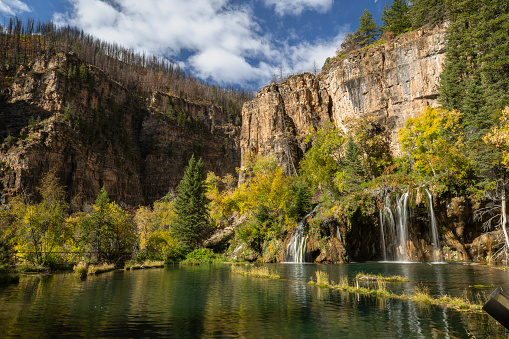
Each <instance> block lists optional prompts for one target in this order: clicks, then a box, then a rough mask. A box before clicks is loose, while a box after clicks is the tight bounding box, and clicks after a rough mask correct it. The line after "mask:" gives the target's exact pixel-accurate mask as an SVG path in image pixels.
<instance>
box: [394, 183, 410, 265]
mask: <svg viewBox="0 0 509 339" xmlns="http://www.w3.org/2000/svg"><path fill="white" fill-rule="evenodd" d="M407 201H408V191H407V192H405V193H404V194H403V195H402V196H401V197H400V198H399V199H397V202H398V203H397V205H396V212H397V214H396V215H397V216H398V231H399V232H398V239H399V251H398V254H399V256H398V260H401V261H407V260H408V253H407V241H408V208H407Z"/></svg>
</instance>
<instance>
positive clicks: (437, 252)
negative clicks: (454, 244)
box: [426, 188, 442, 261]
mask: <svg viewBox="0 0 509 339" xmlns="http://www.w3.org/2000/svg"><path fill="white" fill-rule="evenodd" d="M426 193H427V194H428V206H429V219H430V222H429V224H430V229H431V245H432V246H433V253H432V259H433V261H442V247H441V246H440V239H439V237H438V229H437V220H436V218H435V211H433V197H432V196H431V193H430V191H429V190H428V189H427V188H426Z"/></svg>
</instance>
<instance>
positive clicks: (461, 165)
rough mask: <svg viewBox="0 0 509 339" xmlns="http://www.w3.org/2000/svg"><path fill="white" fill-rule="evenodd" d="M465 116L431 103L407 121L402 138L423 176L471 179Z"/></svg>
mask: <svg viewBox="0 0 509 339" xmlns="http://www.w3.org/2000/svg"><path fill="white" fill-rule="evenodd" d="M461 119H462V114H461V112H459V111H456V110H446V109H443V108H430V107H428V108H426V109H425V110H424V111H423V112H422V113H420V114H418V115H417V116H415V117H413V118H409V119H407V120H406V121H405V125H404V127H403V128H401V129H400V131H399V142H400V143H401V146H402V151H403V152H404V153H406V154H407V155H408V156H409V157H410V158H411V160H412V162H413V168H414V169H415V170H416V171H417V172H418V173H419V174H420V175H421V177H422V178H423V179H425V178H429V177H433V178H434V179H436V180H439V181H442V182H443V183H445V184H446V185H448V184H452V183H455V184H458V183H465V182H466V181H468V180H470V178H471V172H472V166H471V163H470V160H469V158H468V156H467V152H466V147H465V143H464V136H463V128H462V124H461Z"/></svg>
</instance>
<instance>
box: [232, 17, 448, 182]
mask: <svg viewBox="0 0 509 339" xmlns="http://www.w3.org/2000/svg"><path fill="white" fill-rule="evenodd" d="M444 59H445V27H443V26H437V27H435V28H433V29H431V28H429V27H423V28H420V29H418V30H416V31H413V32H410V33H407V34H404V35H402V36H400V37H398V38H397V39H394V40H391V41H389V42H387V43H385V44H382V45H378V46H374V47H371V48H365V49H362V50H359V51H356V52H352V53H350V54H348V55H347V56H346V57H344V58H343V59H341V60H338V61H336V62H334V63H333V64H332V65H331V67H330V68H328V69H327V70H326V71H324V72H323V73H321V74H319V75H318V76H316V77H315V76H313V75H312V74H310V73H305V74H301V75H297V76H292V77H291V78H289V79H288V80H286V81H284V82H282V83H279V84H271V85H268V86H266V87H264V88H263V89H262V90H261V91H260V92H259V93H258V95H257V96H256V98H255V99H254V100H252V101H250V102H248V103H246V104H245V105H244V107H243V110H242V133H241V150H242V156H243V157H244V156H245V155H246V154H249V153H254V154H260V155H267V154H273V155H275V156H276V159H277V160H278V162H279V164H280V165H281V166H282V167H283V168H284V169H285V170H287V172H289V173H291V171H293V168H294V167H296V166H297V164H298V161H299V160H300V158H301V157H302V154H303V152H305V150H306V147H308V145H306V144H304V143H303V142H302V140H303V137H304V136H305V135H306V134H307V132H308V130H309V128H310V127H318V126H320V124H322V123H323V122H327V121H332V122H333V123H334V124H335V125H336V126H337V127H340V128H342V129H343V130H345V131H346V130H347V128H348V123H349V122H351V121H352V119H353V118H356V117H360V116H363V115H368V116H374V117H375V119H377V120H378V121H380V122H381V123H382V124H383V125H384V126H386V127H388V130H389V131H390V133H391V142H392V150H393V151H394V152H397V151H398V144H397V138H396V137H397V130H398V129H399V128H400V127H401V126H402V125H403V122H404V121H405V119H406V118H407V117H409V116H412V115H413V114H416V113H418V112H420V111H422V110H423V109H424V108H426V106H431V107H436V106H437V105H438V102H437V98H438V89H437V85H438V82H439V77H440V74H441V72H442V65H443V62H444Z"/></svg>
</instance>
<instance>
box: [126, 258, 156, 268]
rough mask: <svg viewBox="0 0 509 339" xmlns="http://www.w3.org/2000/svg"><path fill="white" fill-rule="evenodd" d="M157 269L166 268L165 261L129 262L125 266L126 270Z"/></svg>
mask: <svg viewBox="0 0 509 339" xmlns="http://www.w3.org/2000/svg"><path fill="white" fill-rule="evenodd" d="M157 267H164V261H152V260H145V261H144V262H133V261H131V262H128V263H126V264H125V267H124V268H125V269H126V270H139V269H144V268H157Z"/></svg>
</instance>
